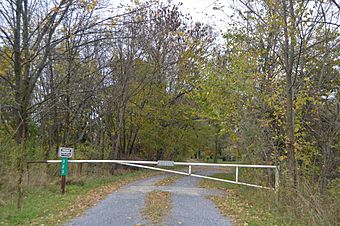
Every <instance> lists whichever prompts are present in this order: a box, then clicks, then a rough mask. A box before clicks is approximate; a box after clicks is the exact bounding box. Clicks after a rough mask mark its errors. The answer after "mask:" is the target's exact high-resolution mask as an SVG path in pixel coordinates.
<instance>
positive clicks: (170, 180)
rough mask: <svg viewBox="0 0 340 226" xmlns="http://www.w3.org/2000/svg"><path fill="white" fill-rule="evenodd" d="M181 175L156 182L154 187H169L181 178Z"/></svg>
mask: <svg viewBox="0 0 340 226" xmlns="http://www.w3.org/2000/svg"><path fill="white" fill-rule="evenodd" d="M182 177H183V176H182V175H172V176H169V177H166V178H164V179H162V180H160V181H157V182H156V183H155V186H170V185H172V184H174V183H175V182H176V180H178V179H180V178H182Z"/></svg>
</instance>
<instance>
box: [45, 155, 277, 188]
mask: <svg viewBox="0 0 340 226" xmlns="http://www.w3.org/2000/svg"><path fill="white" fill-rule="evenodd" d="M44 162H45V163H61V160H46V161H44ZM69 163H116V164H121V165H126V166H132V167H138V168H144V169H151V170H158V171H163V172H168V173H175V174H180V175H185V176H191V177H198V178H204V179H208V180H215V181H221V182H227V183H232V184H240V185H246V186H250V187H256V188H264V189H270V190H275V191H277V190H278V188H279V168H278V166H274V165H244V164H222V163H221V164H220V163H199V162H173V161H161V160H160V161H131V160H69ZM150 165H151V166H150ZM155 166H160V167H162V166H163V167H164V166H170V167H171V166H188V171H187V172H182V171H178V170H170V169H164V168H159V167H155ZM193 166H206V167H225V168H226V167H234V168H235V181H233V180H226V179H220V178H216V177H210V176H204V175H199V174H194V173H192V167H193ZM240 168H262V169H272V170H274V175H275V185H274V187H266V186H261V185H257V184H250V183H245V182H240V181H239V169H240Z"/></svg>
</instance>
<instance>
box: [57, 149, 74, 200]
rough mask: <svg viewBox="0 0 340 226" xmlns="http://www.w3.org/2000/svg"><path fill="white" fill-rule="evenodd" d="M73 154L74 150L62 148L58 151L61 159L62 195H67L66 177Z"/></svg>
mask: <svg viewBox="0 0 340 226" xmlns="http://www.w3.org/2000/svg"><path fill="white" fill-rule="evenodd" d="M73 152H74V149H73V148H65V147H60V148H59V150H58V157H61V167H60V175H61V193H62V194H65V184H66V175H67V172H68V159H69V158H72V156H73Z"/></svg>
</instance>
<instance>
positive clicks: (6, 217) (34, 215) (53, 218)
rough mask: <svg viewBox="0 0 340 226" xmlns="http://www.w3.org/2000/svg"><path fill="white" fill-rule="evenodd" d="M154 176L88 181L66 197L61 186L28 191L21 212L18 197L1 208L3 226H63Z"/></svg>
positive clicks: (144, 173) (143, 174) (68, 191)
mask: <svg viewBox="0 0 340 226" xmlns="http://www.w3.org/2000/svg"><path fill="white" fill-rule="evenodd" d="M154 174H155V173H153V172H150V171H144V170H140V171H135V172H130V173H125V174H122V175H118V176H105V177H99V178H98V177H97V178H96V179H93V180H89V179H87V181H86V182H85V183H84V184H82V183H79V184H71V185H67V186H66V194H65V195H62V194H60V185H59V184H49V185H47V186H44V187H28V188H26V189H25V193H24V200H23V208H22V210H21V211H18V210H17V209H16V197H13V198H11V199H10V200H9V201H8V202H6V203H5V205H4V206H3V207H1V208H0V225H38V224H47V225H60V224H62V223H65V222H66V221H67V220H69V219H71V218H73V217H76V216H79V215H80V214H81V213H82V212H84V210H86V209H87V208H89V207H91V206H93V205H94V204H96V203H97V202H98V201H99V200H102V199H103V198H105V197H106V196H107V195H108V194H110V193H111V192H113V191H115V190H117V189H118V188H119V187H121V186H123V185H125V184H127V183H130V182H132V181H135V180H137V179H141V178H144V177H148V176H150V175H154Z"/></svg>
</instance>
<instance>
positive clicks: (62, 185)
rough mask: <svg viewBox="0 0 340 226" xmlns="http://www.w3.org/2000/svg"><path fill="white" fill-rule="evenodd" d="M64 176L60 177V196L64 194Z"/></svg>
mask: <svg viewBox="0 0 340 226" xmlns="http://www.w3.org/2000/svg"><path fill="white" fill-rule="evenodd" d="M65 184H66V176H61V194H65Z"/></svg>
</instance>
